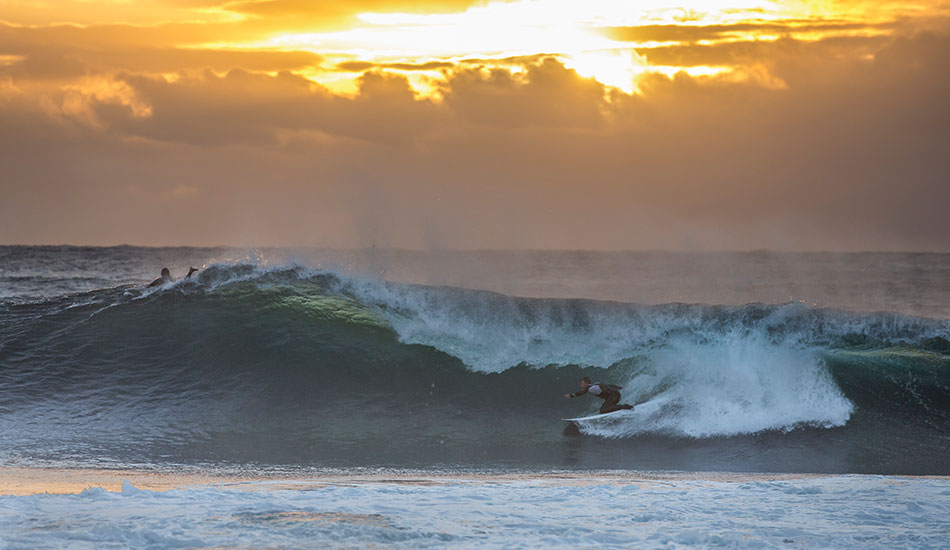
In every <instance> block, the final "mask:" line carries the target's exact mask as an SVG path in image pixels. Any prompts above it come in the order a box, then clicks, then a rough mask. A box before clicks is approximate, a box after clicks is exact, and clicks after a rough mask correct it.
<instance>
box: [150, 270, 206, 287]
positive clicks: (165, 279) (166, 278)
mask: <svg viewBox="0 0 950 550" xmlns="http://www.w3.org/2000/svg"><path fill="white" fill-rule="evenodd" d="M196 271H198V270H197V269H196V268H194V267H189V268H188V275H185V278H186V279H190V278H191V276H192V274H194V273H195V272H196ZM174 280H175V279H174V277H172V272H171V271H169V270H168V268H167V267H163V268H162V273H161V274H160V275H159V276H158V278H157V279H155V280H154V281H152V282H151V283H149V284H148V286H149V288H151V287H153V286H158V285H163V284H165V283H170V282H172V281H174Z"/></svg>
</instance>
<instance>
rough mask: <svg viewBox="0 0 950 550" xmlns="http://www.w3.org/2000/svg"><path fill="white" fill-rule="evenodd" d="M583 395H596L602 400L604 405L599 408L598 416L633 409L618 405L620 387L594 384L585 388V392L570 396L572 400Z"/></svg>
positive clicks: (577, 392) (628, 406)
mask: <svg viewBox="0 0 950 550" xmlns="http://www.w3.org/2000/svg"><path fill="white" fill-rule="evenodd" d="M585 393H589V394H591V395H596V396H597V397H599V398H601V399H603V400H604V404H603V405H601V406H600V414H606V413H609V412H614V411H619V410H621V409H632V408H633V407H632V406H630V405H619V404H618V403H620V386H615V385H613V384H601V383H600V382H594V383H593V384H591V385H590V386H587V389H586V390H581V391H576V392H574V393H572V394H570V395H571V397H572V398H574V397H577V396H580V395H584V394H585Z"/></svg>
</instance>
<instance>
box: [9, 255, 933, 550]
mask: <svg viewBox="0 0 950 550" xmlns="http://www.w3.org/2000/svg"><path fill="white" fill-rule="evenodd" d="M189 265H194V266H195V267H199V268H200V269H199V271H198V272H197V273H196V275H195V276H194V277H191V278H188V279H184V278H182V279H179V280H176V281H174V282H168V283H166V284H161V285H157V286H155V287H147V286H146V284H147V283H148V282H149V281H150V280H151V279H152V278H153V277H154V276H156V275H157V273H158V270H159V269H160V268H161V267H164V266H169V267H171V268H172V271H173V273H175V274H178V275H183V274H184V272H185V271H186V270H187V267H188V266H189ZM948 281H950V255H940V254H873V253H862V254H843V255H841V254H824V255H822V254H781V253H764V252H754V253H722V254H711V253H696V254H686V253H681V254H674V253H590V252H525V253H520V252H510V253H502V252H468V253H465V252H432V253H420V252H412V251H378V252H377V251H372V250H369V251H325V250H265V251H260V250H256V251H246V250H237V249H192V248H174V249H171V248H169V249H165V248H161V249H146V248H135V247H112V248H80V247H0V413H2V414H0V533H3V534H0V543H2V544H3V547H5V548H7V547H9V548H43V547H49V548H53V547H64V546H66V547H77V548H80V547H90V548H93V547H103V546H109V545H112V546H114V547H156V548H170V547H249V546H254V547H273V548H277V547H287V546H291V547H325V546H327V545H329V546H339V547H364V546H367V545H374V544H375V545H381V546H395V547H399V546H406V547H410V546H411V547H419V546H443V545H449V546H460V547H467V546H504V547H537V546H539V545H543V546H551V547H562V546H570V547H576V546H581V547H585V546H598V547H603V546H614V547H629V546H631V545H633V546H637V547H646V548H654V547H655V548H660V547H691V546H695V547H710V546H726V547H835V548H869V547H870V548H873V547H880V548H892V547H895V546H904V547H913V548H939V547H944V546H946V544H947V543H948V532H950V529H948V526H947V522H946V520H945V518H946V517H947V514H946V512H947V504H946V502H948V500H950V499H947V498H946V497H947V496H948V495H950V486H948V484H947V483H948V482H947V481H946V478H945V477H943V476H947V475H950V459H948V458H947V457H948V456H950V453H948V452H950V288H948V284H950V283H948ZM585 375H587V376H591V377H592V378H595V379H597V380H600V381H603V382H609V383H613V384H617V385H620V386H622V387H623V389H622V392H623V396H624V400H625V401H627V402H629V403H634V404H636V405H637V407H636V408H635V410H634V412H633V413H632V414H631V415H628V416H622V417H620V418H616V419H612V420H611V421H609V422H584V423H580V424H579V425H574V424H567V423H564V422H562V421H560V419H561V418H566V417H574V416H582V415H585V414H589V413H591V412H593V411H595V410H596V408H597V406H598V403H595V399H593V398H590V399H587V400H584V399H576V400H570V401H568V400H565V399H563V394H564V393H566V392H569V391H574V390H576V389H577V384H578V379H579V378H580V377H581V376H585ZM30 472H32V473H30ZM37 472H40V473H42V472H46V473H48V474H49V475H51V476H53V478H55V479H57V480H59V482H61V485H56V484H55V483H54V484H52V485H50V486H46V485H43V484H41V483H39V482H38V481H36V479H38V478H36V476H37V475H40V474H37ZM103 472H111V474H109V475H108V476H106V475H105V474H103ZM123 472H124V473H125V476H126V478H128V479H124V480H121V481H127V482H126V483H124V484H122V483H121V481H118V482H117V481H116V479H114V477H115V476H116V475H117V476H119V478H121V477H122V475H123ZM183 472H190V473H196V475H199V477H200V476H204V477H202V479H201V480H200V481H190V482H187V483H180V484H177V485H176V486H174V487H168V486H155V487H152V486H150V485H149V484H148V483H147V482H142V481H140V479H139V478H137V477H136V476H139V475H141V474H143V473H150V474H153V475H157V476H160V477H161V476H166V477H167V476H174V475H180V474H182V473H183ZM406 472H412V474H411V475H407V474H406ZM552 472H560V473H559V474H557V475H553V476H552ZM661 472H662V474H661ZM689 472H702V473H700V474H693V473H689ZM716 472H718V473H716ZM724 472H731V473H729V474H725V473H724ZM43 475H45V474H43ZM77 475H78V476H81V477H82V476H85V478H86V479H87V480H88V485H83V486H81V487H79V486H76V485H75V483H74V484H72V485H69V487H68V488H67V487H66V485H64V484H62V482H63V481H64V480H66V479H72V480H73V481H75V480H76V476H77ZM909 475H910V476H930V477H907V476H909ZM23 479H26V480H31V481H24V482H23V483H20V484H18V481H17V480H23ZM129 479H130V480H131V481H129ZM23 484H25V486H26V487H27V489H26V490H22V489H21V488H22V486H23ZM97 486H98V487H99V488H96V487H97ZM30 487H32V490H31V489H30ZM82 489H86V490H84V491H83V490H82ZM47 491H48V492H50V493H64V494H34V493H40V492H47ZM460 503H461V504H460ZM435 510H438V511H439V512H438V515H432V514H433V512H434V511H435ZM638 518H639V519H638ZM493 525H500V526H501V527H500V528H492V526H493Z"/></svg>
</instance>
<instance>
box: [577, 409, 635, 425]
mask: <svg viewBox="0 0 950 550" xmlns="http://www.w3.org/2000/svg"><path fill="white" fill-rule="evenodd" d="M634 410H635V409H634ZM621 416H633V410H631V409H621V410H619V411H614V412H609V413H604V414H592V415H590V416H581V417H578V418H562V419H561V420H566V421H567V422H587V421H590V420H600V419H602V418H607V417H611V418H613V417H621Z"/></svg>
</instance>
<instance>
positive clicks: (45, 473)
mask: <svg viewBox="0 0 950 550" xmlns="http://www.w3.org/2000/svg"><path fill="white" fill-rule="evenodd" d="M830 477H835V476H833V475H829V474H809V473H795V474H787V473H735V472H673V471H670V472H663V471H624V470H591V471H572V470H550V471H510V470H509V471H479V470H466V469H461V470H446V469H442V470H439V469H433V470H414V469H383V468H353V469H347V470H343V469H318V470H313V471H307V470H301V469H295V470H278V469H266V470H259V469H252V470H246V471H243V472H239V471H237V470H234V469H232V470H223V469H214V470H208V469H206V470H202V469H200V468H189V469H185V470H181V471H172V470H167V471H156V470H152V469H131V468H115V469H108V468H63V467H35V468H34V467H22V466H0V495H17V496H22V495H31V494H42V493H49V494H78V493H81V492H82V491H83V490H85V489H89V488H95V487H100V488H102V489H105V490H107V491H113V492H115V491H121V490H122V486H123V484H124V483H126V482H129V483H131V484H132V485H133V486H135V487H136V488H138V489H142V490H148V491H169V490H175V489H186V488H194V487H200V486H238V485H241V484H244V485H246V486H251V485H252V484H254V483H266V484H268V485H270V486H277V485H282V486H285V487H293V486H295V485H297V486H302V485H309V486H313V485H362V484H387V483H393V484H408V485H412V484H417V485H448V484H451V483H468V484H477V483H482V484H484V483H520V482H537V483H543V484H549V485H559V484H560V485H571V486H583V485H591V484H601V483H615V484H639V485H644V486H645V485H649V484H655V483H669V482H673V481H717V482H732V483H736V482H744V481H788V480H797V479H810V478H830ZM891 477H895V479H897V478H904V477H906V478H907V479H940V480H947V481H950V476H891Z"/></svg>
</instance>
